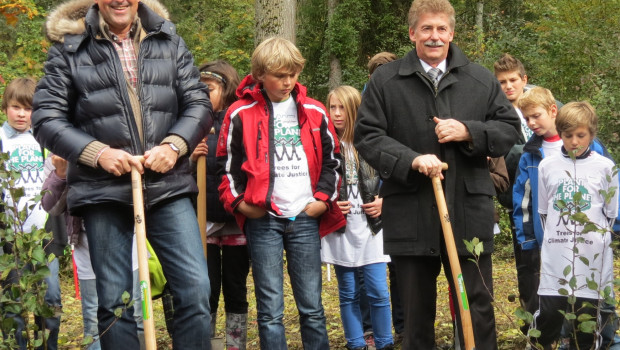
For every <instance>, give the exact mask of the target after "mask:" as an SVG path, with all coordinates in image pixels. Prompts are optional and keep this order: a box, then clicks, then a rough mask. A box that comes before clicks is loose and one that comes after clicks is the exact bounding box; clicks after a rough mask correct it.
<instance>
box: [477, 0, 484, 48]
mask: <svg viewBox="0 0 620 350" xmlns="http://www.w3.org/2000/svg"><path fill="white" fill-rule="evenodd" d="M482 16H484V1H483V0H479V1H478V2H477V3H476V30H477V31H478V41H481V40H482V36H483V34H484V22H483V17H482ZM479 44H481V42H479Z"/></svg>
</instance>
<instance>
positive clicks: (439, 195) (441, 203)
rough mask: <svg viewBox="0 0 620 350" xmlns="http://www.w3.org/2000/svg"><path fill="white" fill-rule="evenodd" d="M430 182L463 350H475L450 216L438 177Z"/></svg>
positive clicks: (444, 168) (446, 165)
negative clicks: (459, 325)
mask: <svg viewBox="0 0 620 350" xmlns="http://www.w3.org/2000/svg"><path fill="white" fill-rule="evenodd" d="M442 165H443V167H442V169H443V170H447V169H448V164H447V163H443V164H442ZM432 180H433V190H434V192H435V200H436V201H437V210H438V211H439V218H440V220H441V228H442V231H443V237H444V241H445V243H446V250H447V252H448V260H449V261H450V270H452V280H453V281H454V286H455V288H457V290H456V292H457V295H458V297H457V298H456V299H457V300H458V304H459V311H460V315H461V325H462V328H463V336H464V337H465V349H466V350H472V349H475V348H476V344H475V341H474V331H473V326H472V322H471V312H470V310H469V302H468V301H467V292H466V291H465V281H464V280H463V274H462V272H461V264H460V262H459V255H458V253H457V250H456V243H455V242H454V233H453V232H452V225H451V224H450V214H449V213H448V207H447V205H446V197H445V196H444V193H443V187H442V186H441V180H440V179H439V176H435V177H433V179H432Z"/></svg>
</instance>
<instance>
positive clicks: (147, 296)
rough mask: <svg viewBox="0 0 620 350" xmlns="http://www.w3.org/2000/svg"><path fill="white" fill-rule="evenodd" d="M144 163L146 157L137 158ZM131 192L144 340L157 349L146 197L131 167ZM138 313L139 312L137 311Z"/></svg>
mask: <svg viewBox="0 0 620 350" xmlns="http://www.w3.org/2000/svg"><path fill="white" fill-rule="evenodd" d="M135 158H136V159H138V160H140V162H141V163H143V162H144V157H142V156H136V157H135ZM131 192H132V195H133V216H134V223H135V230H136V248H137V250H138V273H139V276H140V296H141V301H142V319H143V322H144V340H145V343H146V349H147V350H155V349H157V341H156V339H155V321H154V318H153V300H152V299H151V278H150V275H149V255H148V251H147V249H146V224H145V222H144V219H145V217H144V196H143V193H142V175H141V174H140V172H138V170H137V169H136V167H133V166H132V167H131ZM136 311H137V310H136Z"/></svg>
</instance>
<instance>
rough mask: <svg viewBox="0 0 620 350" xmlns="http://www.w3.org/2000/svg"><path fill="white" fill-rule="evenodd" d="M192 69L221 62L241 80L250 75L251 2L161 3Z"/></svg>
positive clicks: (193, 0) (188, 0)
mask: <svg viewBox="0 0 620 350" xmlns="http://www.w3.org/2000/svg"><path fill="white" fill-rule="evenodd" d="M162 3H163V4H164V5H166V7H167V8H168V10H169V11H170V16H171V20H172V22H173V23H175V24H176V26H177V31H178V33H179V35H180V36H181V37H182V38H183V39H184V40H185V42H186V43H187V47H188V48H189V50H190V51H191V52H192V54H193V55H194V61H195V63H196V66H200V65H201V64H202V63H205V62H208V61H213V60H216V59H223V60H226V61H228V62H229V63H230V64H231V65H233V67H235V69H237V71H238V72H239V75H240V76H241V77H243V76H245V75H246V74H248V73H249V72H250V57H251V55H252V51H253V50H254V7H253V4H254V1H252V0H242V1H239V0H200V1H199V0H186V1H175V0H162Z"/></svg>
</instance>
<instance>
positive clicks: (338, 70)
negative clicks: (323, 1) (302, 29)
mask: <svg viewBox="0 0 620 350" xmlns="http://www.w3.org/2000/svg"><path fill="white" fill-rule="evenodd" d="M336 6H338V0H327V21H328V27H331V26H332V25H333V23H332V21H333V18H334V12H335V11H336ZM341 83H342V67H341V66H340V60H339V59H338V57H336V56H335V55H334V54H331V55H330V56H329V81H328V87H329V90H333V89H335V88H337V87H338V86H340V84H341Z"/></svg>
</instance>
